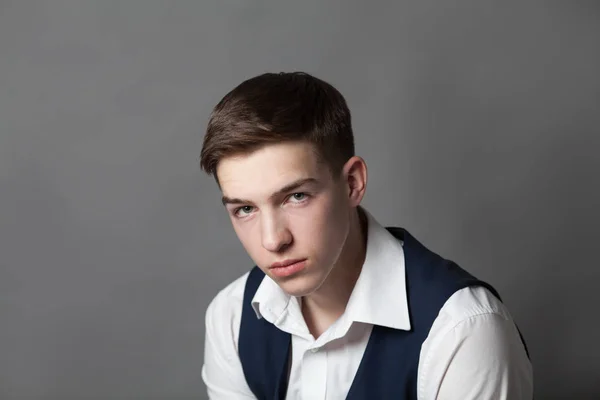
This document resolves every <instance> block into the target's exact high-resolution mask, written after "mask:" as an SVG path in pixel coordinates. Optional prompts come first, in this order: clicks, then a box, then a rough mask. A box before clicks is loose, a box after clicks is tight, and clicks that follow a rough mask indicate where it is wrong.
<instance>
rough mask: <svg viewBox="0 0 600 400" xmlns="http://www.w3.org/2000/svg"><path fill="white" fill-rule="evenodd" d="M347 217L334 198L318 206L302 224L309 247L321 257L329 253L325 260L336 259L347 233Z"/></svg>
mask: <svg viewBox="0 0 600 400" xmlns="http://www.w3.org/2000/svg"><path fill="white" fill-rule="evenodd" d="M347 216H348V213H347V212H346V211H345V209H344V207H343V206H342V205H341V204H340V203H339V202H337V201H336V199H334V198H332V199H328V201H324V202H323V203H322V204H319V207H316V210H315V212H314V213H313V214H312V216H311V218H310V219H308V220H305V221H306V223H305V224H303V228H304V232H305V238H306V240H307V241H308V243H309V245H310V247H311V248H313V249H315V250H316V251H317V253H321V254H323V256H326V254H329V253H331V254H329V256H326V257H327V258H330V257H336V255H337V254H338V253H339V251H340V250H341V248H342V247H343V244H344V242H345V239H346V236H347V233H348V218H347ZM319 250H320V251H319ZM328 261H331V260H328Z"/></svg>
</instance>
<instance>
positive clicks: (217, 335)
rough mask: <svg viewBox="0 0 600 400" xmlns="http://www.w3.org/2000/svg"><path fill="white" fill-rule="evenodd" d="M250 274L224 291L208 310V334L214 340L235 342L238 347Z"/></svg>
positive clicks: (217, 296)
mask: <svg viewBox="0 0 600 400" xmlns="http://www.w3.org/2000/svg"><path fill="white" fill-rule="evenodd" d="M248 274H249V272H246V273H245V274H244V275H242V276H240V277H239V278H237V279H236V280H234V281H233V282H231V283H230V284H228V285H227V286H225V287H224V288H223V289H221V290H220V291H219V292H218V293H217V294H216V296H215V297H214V298H213V299H212V301H211V302H210V303H209V305H208V308H207V309H206V317H205V320H206V333H207V335H210V336H211V337H212V338H213V339H214V340H217V341H221V340H227V341H230V342H231V341H233V342H234V344H235V346H236V347H237V340H238V335H239V327H240V321H241V318H242V303H243V299H244V289H245V286H246V280H247V279H248Z"/></svg>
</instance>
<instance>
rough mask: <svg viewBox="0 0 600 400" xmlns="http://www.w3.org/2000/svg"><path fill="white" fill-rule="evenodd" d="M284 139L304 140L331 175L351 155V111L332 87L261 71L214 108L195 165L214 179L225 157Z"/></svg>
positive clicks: (292, 74) (303, 77)
mask: <svg viewBox="0 0 600 400" xmlns="http://www.w3.org/2000/svg"><path fill="white" fill-rule="evenodd" d="M284 141H307V142H309V143H312V144H313V145H314V147H315V150H316V152H317V155H318V156H319V159H320V160H321V161H324V162H325V163H326V165H328V166H329V168H330V170H331V172H332V173H333V174H334V175H337V174H339V172H340V171H341V168H342V166H343V165H344V163H345V162H346V161H348V159H349V158H350V157H352V156H353V155H354V137H353V133H352V124H351V118H350V110H349V109H348V105H347V104H346V100H345V99H344V97H343V96H342V94H341V93H340V92H339V91H338V90H337V89H335V88H334V87H333V86H332V85H330V84H329V83H327V82H324V81H322V80H320V79H317V78H315V77H313V76H311V75H309V74H307V73H304V72H289V73H284V72H281V73H266V74H262V75H259V76H256V77H254V78H251V79H248V80H246V81H244V82H242V83H241V84H240V85H238V86H237V87H235V88H234V89H233V90H232V91H230V92H229V93H228V94H227V95H225V97H223V99H222V100H221V101H220V102H219V103H218V104H217V105H216V106H215V108H214V110H213V112H212V114H211V116H210V119H209V122H208V127H207V130H206V135H205V136H204V143H203V145H202V151H201V154H200V166H201V168H202V169H203V170H204V171H206V172H207V173H208V174H212V175H213V176H214V177H215V178H217V176H216V175H217V174H216V169H217V165H218V163H219V161H220V160H222V159H223V158H224V157H227V156H231V155H235V154H243V153H248V152H252V151H254V150H257V149H259V148H260V147H262V146H265V145H267V144H271V143H281V142H284Z"/></svg>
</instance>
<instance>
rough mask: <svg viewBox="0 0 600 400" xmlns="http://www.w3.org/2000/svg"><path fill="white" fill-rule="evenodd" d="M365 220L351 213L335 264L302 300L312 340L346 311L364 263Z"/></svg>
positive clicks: (360, 211) (360, 212)
mask: <svg viewBox="0 0 600 400" xmlns="http://www.w3.org/2000/svg"><path fill="white" fill-rule="evenodd" d="M366 242H367V218H366V215H365V214H364V212H363V211H362V210H361V209H360V207H358V208H357V209H356V212H353V213H352V217H351V221H350V230H349V234H348V238H347V239H346V243H345V245H344V249H343V250H342V254H341V255H340V258H339V260H338V262H337V263H336V264H335V265H334V267H333V269H332V270H331V272H330V273H329V276H328V277H327V279H326V280H325V282H323V284H322V285H321V287H319V289H318V290H316V291H315V292H314V293H311V294H310V295H309V296H305V297H303V299H302V313H303V314H304V319H305V321H306V324H307V325H308V328H309V330H310V332H311V333H312V334H313V336H314V337H315V338H316V337H318V336H320V335H321V334H322V333H323V332H324V331H325V330H327V328H329V326H330V325H331V324H333V323H334V322H335V321H336V320H337V319H338V318H339V317H340V316H341V315H342V314H343V313H344V311H345V310H346V305H347V304H348V300H349V299H350V295H351V294H352V290H353V289H354V286H355V284H356V281H357V280H358V277H359V275H360V272H361V270H362V265H363V263H364V261H365V255H366V247H367V246H366Z"/></svg>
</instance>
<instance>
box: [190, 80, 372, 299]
mask: <svg viewBox="0 0 600 400" xmlns="http://www.w3.org/2000/svg"><path fill="white" fill-rule="evenodd" d="M201 166H202V168H203V169H204V170H205V171H206V172H207V173H210V174H212V175H213V176H214V177H215V178H216V180H217V182H218V183H219V186H220V188H221V191H222V193H223V203H224V204H225V206H226V208H227V210H228V213H229V216H230V218H231V221H232V224H233V227H234V229H235V231H236V233H237V235H238V237H239V239H240V241H241V242H242V244H243V246H244V248H245V249H246V251H247V252H248V254H249V255H250V257H251V258H252V259H253V260H254V262H255V263H256V264H257V265H258V266H259V267H260V268H261V269H262V270H263V271H264V272H265V273H266V274H267V275H269V276H270V277H271V278H273V279H274V280H275V281H276V282H277V283H278V284H279V285H280V286H281V287H282V288H283V289H284V290H285V291H286V292H288V293H290V294H292V295H296V296H302V295H307V294H310V293H312V292H314V291H315V290H317V289H318V288H319V287H320V286H321V285H322V284H323V282H324V281H325V279H326V278H327V276H328V275H329V273H330V272H331V270H332V268H333V267H334V266H335V265H336V264H339V262H340V257H342V255H343V253H344V252H345V247H346V245H347V238H348V235H349V233H350V229H351V225H352V223H353V222H354V221H355V220H356V216H357V213H356V208H357V207H358V205H359V203H360V201H361V200H362V197H363V195H364V192H365V189H366V166H365V164H364V161H363V160H362V159H360V158H359V157H356V156H354V139H353V134H352V127H351V121H350V111H349V110H348V106H347V105H346V101H345V100H344V98H343V96H342V95H341V94H340V93H339V92H338V91H337V90H336V89H335V88H333V86H331V85H329V84H328V83H326V82H323V81H321V80H319V79H317V78H314V77H312V76H310V75H308V74H304V73H280V74H264V75H260V76H257V77H255V78H252V79H249V80H247V81H245V82H243V83H241V84H240V85H239V86H237V87H236V88H235V89H233V90H232V91H231V92H229V93H228V94H227V95H226V96H225V97H224V98H223V99H222V100H221V101H220V102H219V103H218V104H217V106H216V107H215V109H214V111H213V113H212V115H211V117H210V121H209V124H208V128H207V133H206V136H205V138H204V145H203V148H202V153H201ZM293 260H302V262H300V263H298V264H296V265H295V266H292V267H289V268H287V269H285V268H271V267H272V266H273V264H274V263H282V262H283V263H286V262H289V261H293ZM284 275H285V276H284Z"/></svg>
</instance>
